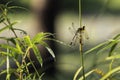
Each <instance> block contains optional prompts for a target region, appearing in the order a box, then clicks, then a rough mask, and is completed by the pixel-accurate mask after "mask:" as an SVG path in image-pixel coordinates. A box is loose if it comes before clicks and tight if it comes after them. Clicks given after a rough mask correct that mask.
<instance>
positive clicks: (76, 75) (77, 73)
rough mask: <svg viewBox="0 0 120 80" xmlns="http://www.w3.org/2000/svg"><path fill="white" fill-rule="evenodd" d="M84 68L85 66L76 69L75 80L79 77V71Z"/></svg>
mask: <svg viewBox="0 0 120 80" xmlns="http://www.w3.org/2000/svg"><path fill="white" fill-rule="evenodd" d="M82 69H83V67H80V68H79V69H78V70H77V71H76V73H75V75H74V78H73V80H77V77H78V75H79V73H80V71H81V70H82Z"/></svg>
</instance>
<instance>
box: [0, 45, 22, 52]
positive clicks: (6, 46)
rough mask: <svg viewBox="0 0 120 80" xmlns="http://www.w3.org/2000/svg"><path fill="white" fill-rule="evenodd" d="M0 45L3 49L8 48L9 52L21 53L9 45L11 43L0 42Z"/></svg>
mask: <svg viewBox="0 0 120 80" xmlns="http://www.w3.org/2000/svg"><path fill="white" fill-rule="evenodd" d="M0 47H1V48H3V49H9V50H11V52H13V53H21V52H20V51H19V50H18V49H17V48H15V47H13V46H11V45H7V44H0Z"/></svg>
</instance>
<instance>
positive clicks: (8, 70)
mask: <svg viewBox="0 0 120 80" xmlns="http://www.w3.org/2000/svg"><path fill="white" fill-rule="evenodd" d="M7 43H8V42H7ZM8 44H9V43H8ZM6 80H10V60H9V49H8V48H7V76H6Z"/></svg>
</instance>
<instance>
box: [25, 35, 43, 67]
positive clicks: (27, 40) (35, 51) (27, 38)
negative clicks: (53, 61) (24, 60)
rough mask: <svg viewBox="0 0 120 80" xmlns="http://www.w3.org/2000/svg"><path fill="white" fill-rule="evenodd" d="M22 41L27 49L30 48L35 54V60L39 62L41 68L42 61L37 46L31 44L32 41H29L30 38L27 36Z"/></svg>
mask: <svg viewBox="0 0 120 80" xmlns="http://www.w3.org/2000/svg"><path fill="white" fill-rule="evenodd" d="M24 41H25V43H26V45H28V47H31V48H32V49H33V51H34V54H35V56H36V58H37V60H38V61H39V63H40V64H41V66H42V64H43V61H42V57H41V55H40V51H39V49H38V48H37V46H36V45H35V44H33V43H32V41H31V40H30V37H29V36H25V37H24Z"/></svg>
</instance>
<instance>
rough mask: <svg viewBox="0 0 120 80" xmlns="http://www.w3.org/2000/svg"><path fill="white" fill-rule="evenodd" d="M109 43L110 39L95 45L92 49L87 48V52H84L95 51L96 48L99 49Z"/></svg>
mask: <svg viewBox="0 0 120 80" xmlns="http://www.w3.org/2000/svg"><path fill="white" fill-rule="evenodd" d="M108 43H109V41H106V42H103V43H101V44H99V45H97V46H95V47H93V48H92V49H90V50H87V51H86V52H84V54H88V53H91V52H92V51H95V50H96V49H99V48H100V47H103V46H105V45H106V44H108Z"/></svg>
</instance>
